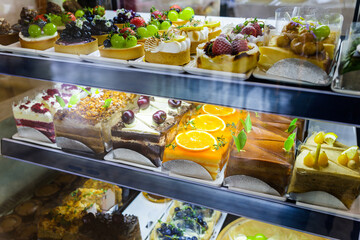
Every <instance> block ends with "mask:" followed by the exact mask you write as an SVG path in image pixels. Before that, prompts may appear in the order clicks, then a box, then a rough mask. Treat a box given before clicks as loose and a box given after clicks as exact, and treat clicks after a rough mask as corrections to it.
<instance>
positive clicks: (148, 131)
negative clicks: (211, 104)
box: [111, 96, 191, 167]
mask: <svg viewBox="0 0 360 240" xmlns="http://www.w3.org/2000/svg"><path fill="white" fill-rule="evenodd" d="M137 103H138V106H139V110H138V111H135V113H134V112H133V111H131V110H130V111H125V112H124V113H123V117H122V119H121V121H119V122H118V123H117V124H116V125H115V126H114V127H113V128H112V130H111V138H112V142H113V148H114V149H118V148H126V149H130V150H133V151H136V152H138V153H140V154H142V155H143V156H145V157H146V158H148V159H149V160H150V161H151V162H152V163H153V164H154V165H155V166H157V167H159V166H160V165H161V160H162V157H163V152H164V149H165V146H167V145H168V144H170V143H171V142H172V141H173V140H174V138H175V136H176V134H177V131H178V125H179V124H180V122H184V121H185V119H186V117H187V112H188V111H189V110H190V107H191V105H190V104H188V103H186V102H183V101H179V100H173V99H167V98H160V97H154V98H149V97H147V96H141V97H140V98H139V100H138V101H137ZM114 158H120V159H121V154H120V155H119V156H117V154H116V153H114Z"/></svg>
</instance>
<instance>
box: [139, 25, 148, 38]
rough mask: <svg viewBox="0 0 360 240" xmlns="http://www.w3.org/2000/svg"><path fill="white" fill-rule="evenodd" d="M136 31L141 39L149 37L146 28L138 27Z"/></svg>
mask: <svg viewBox="0 0 360 240" xmlns="http://www.w3.org/2000/svg"><path fill="white" fill-rule="evenodd" d="M136 31H137V33H138V34H139V35H140V37H141V38H147V37H148V36H149V31H148V30H147V28H144V27H139V28H138V29H137V30H136Z"/></svg>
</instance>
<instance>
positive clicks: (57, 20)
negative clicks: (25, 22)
mask: <svg viewBox="0 0 360 240" xmlns="http://www.w3.org/2000/svg"><path fill="white" fill-rule="evenodd" d="M49 18H50V22H51V23H53V24H55V25H56V26H61V25H63V22H62V19H61V17H60V16H58V15H54V14H49Z"/></svg>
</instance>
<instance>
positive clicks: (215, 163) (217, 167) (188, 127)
mask: <svg viewBox="0 0 360 240" xmlns="http://www.w3.org/2000/svg"><path fill="white" fill-rule="evenodd" d="M239 118H240V113H239V111H237V110H235V109H233V108H226V107H220V106H215V105H208V104H205V105H203V106H202V108H200V109H199V110H198V111H197V113H195V114H194V116H193V117H192V118H191V119H190V120H189V121H188V122H186V123H185V124H183V125H180V131H179V133H178V134H177V136H176V137H175V140H174V141H173V142H171V143H170V144H168V145H167V147H166V149H165V152H164V158H163V165H164V164H166V166H165V168H167V169H169V168H171V169H170V171H174V172H177V169H178V168H181V167H180V166H178V167H176V165H175V166H174V165H173V164H176V162H175V161H176V160H181V161H183V160H187V161H189V164H191V163H196V164H198V165H200V166H201V167H203V168H204V170H205V172H206V173H207V174H209V175H210V176H211V178H212V180H215V179H216V178H217V176H218V174H219V173H220V171H221V170H222V168H223V166H224V165H225V164H226V162H227V159H228V154H229V149H230V146H231V143H232V136H231V130H230V129H231V128H232V126H235V127H236V126H237V125H238V122H239ZM172 161H174V162H172ZM178 170H179V171H181V172H182V173H181V175H185V176H186V175H187V176H189V174H194V173H190V172H188V171H187V170H184V169H183V170H180V169H178ZM177 173H179V172H177ZM207 174H206V175H207ZM195 175H196V174H195ZM200 176H201V175H200ZM200 176H199V178H204V177H200ZM192 177H194V176H192Z"/></svg>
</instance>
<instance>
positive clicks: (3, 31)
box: [0, 18, 19, 45]
mask: <svg viewBox="0 0 360 240" xmlns="http://www.w3.org/2000/svg"><path fill="white" fill-rule="evenodd" d="M18 40H19V33H18V32H17V31H16V30H15V29H13V28H12V27H11V25H10V23H9V22H8V21H6V19H5V18H0V45H10V44H12V43H15V42H17V41H18Z"/></svg>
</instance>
